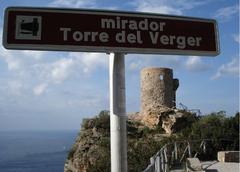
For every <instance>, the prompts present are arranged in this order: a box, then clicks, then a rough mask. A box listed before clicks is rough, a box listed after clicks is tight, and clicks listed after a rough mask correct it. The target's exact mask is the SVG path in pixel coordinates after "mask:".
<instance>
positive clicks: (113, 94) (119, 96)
mask: <svg viewBox="0 0 240 172" xmlns="http://www.w3.org/2000/svg"><path fill="white" fill-rule="evenodd" d="M109 71H110V72H109V80H110V137H111V172H127V132H126V120H127V115H126V98H125V62H124V54H123V53H110V59H109Z"/></svg>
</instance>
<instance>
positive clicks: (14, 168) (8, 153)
mask: <svg viewBox="0 0 240 172" xmlns="http://www.w3.org/2000/svg"><path fill="white" fill-rule="evenodd" d="M77 134H78V131H0V172H63V168H64V162H65V160H66V158H67V155H68V151H69V150H70V148H71V146H72V144H73V143H74V142H75V139H76V137H77Z"/></svg>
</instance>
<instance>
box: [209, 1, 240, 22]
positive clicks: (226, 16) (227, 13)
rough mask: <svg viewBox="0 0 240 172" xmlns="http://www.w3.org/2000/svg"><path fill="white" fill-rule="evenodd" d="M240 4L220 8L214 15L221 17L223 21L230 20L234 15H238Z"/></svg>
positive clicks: (220, 19)
mask: <svg viewBox="0 0 240 172" xmlns="http://www.w3.org/2000/svg"><path fill="white" fill-rule="evenodd" d="M238 13H239V6H238V5H233V6H228V7H224V8H220V9H218V10H217V11H216V13H215V15H214V17H215V18H217V19H219V21H221V22H226V21H229V20H230V19H231V18H232V17H233V16H234V15H238Z"/></svg>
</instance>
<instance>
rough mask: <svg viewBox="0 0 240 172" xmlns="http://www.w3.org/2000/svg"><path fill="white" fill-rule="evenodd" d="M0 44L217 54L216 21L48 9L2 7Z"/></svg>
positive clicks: (19, 47)
mask: <svg viewBox="0 0 240 172" xmlns="http://www.w3.org/2000/svg"><path fill="white" fill-rule="evenodd" d="M3 45H4V46H5V47H6V48H8V49H33V50H61V51H86V52H124V53H138V54H141V53H149V54H182V55H212V56H214V55H218V54H219V44H218V32H217V24H216V21H215V20H207V19H199V18H189V17H178V16H168V15H159V14H149V13H129V12H115V11H96V10H73V9H51V8H17V7H10V8H7V9H6V11H5V21H4V33H3Z"/></svg>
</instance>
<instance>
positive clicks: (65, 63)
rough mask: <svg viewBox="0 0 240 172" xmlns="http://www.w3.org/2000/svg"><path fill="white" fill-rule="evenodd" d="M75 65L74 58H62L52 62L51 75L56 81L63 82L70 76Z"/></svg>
mask: <svg viewBox="0 0 240 172" xmlns="http://www.w3.org/2000/svg"><path fill="white" fill-rule="evenodd" d="M73 65H74V61H73V59H71V58H70V59H68V58H65V59H60V60H58V61H56V62H54V63H53V64H51V72H50V76H51V78H52V79H53V81H54V82H56V83H61V82H63V81H64V80H66V79H67V78H68V76H69V75H70V73H71V69H72V67H73Z"/></svg>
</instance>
